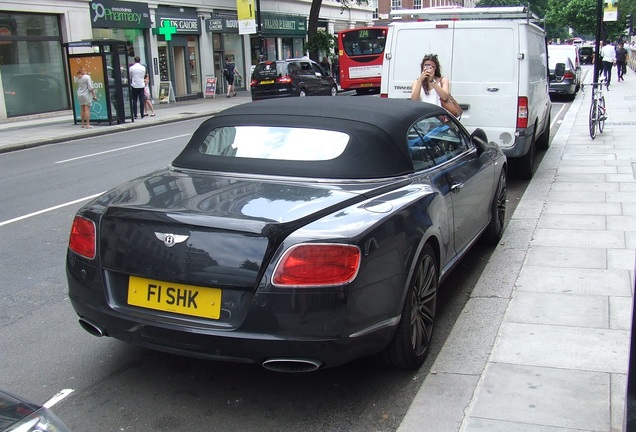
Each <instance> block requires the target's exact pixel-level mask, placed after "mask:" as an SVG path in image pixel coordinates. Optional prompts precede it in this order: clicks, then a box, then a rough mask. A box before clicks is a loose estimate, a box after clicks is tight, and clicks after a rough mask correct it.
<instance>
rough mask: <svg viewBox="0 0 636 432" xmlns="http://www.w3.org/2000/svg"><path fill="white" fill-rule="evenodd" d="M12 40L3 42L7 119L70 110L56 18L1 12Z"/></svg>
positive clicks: (0, 71) (0, 68)
mask: <svg viewBox="0 0 636 432" xmlns="http://www.w3.org/2000/svg"><path fill="white" fill-rule="evenodd" d="M0 22H2V23H7V25H6V26H5V28H6V29H7V30H8V32H5V33H4V34H3V35H4V36H5V37H7V38H10V41H9V42H8V43H0V75H1V76H2V86H3V89H4V107H2V106H0V110H2V109H3V108H4V110H5V111H6V114H7V116H8V117H15V116H20V115H27V114H36V113H41V112H47V111H57V110H63V109H68V108H69V100H68V93H67V89H66V88H67V86H66V79H67V78H66V73H65V68H64V64H63V58H62V40H61V35H60V32H59V24H58V17H57V16H56V15H40V14H21V13H15V14H14V13H0Z"/></svg>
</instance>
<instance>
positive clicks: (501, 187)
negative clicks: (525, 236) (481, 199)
mask: <svg viewBox="0 0 636 432" xmlns="http://www.w3.org/2000/svg"><path fill="white" fill-rule="evenodd" d="M506 191H507V188H506V170H505V169H502V170H501V174H500V175H499V182H498V183H497V189H495V196H494V197H493V199H492V204H491V205H490V223H489V224H488V228H486V232H485V233H484V234H485V236H484V239H485V240H486V242H488V243H489V244H491V245H496V244H497V243H499V240H501V236H502V235H503V232H504V225H505V223H506Z"/></svg>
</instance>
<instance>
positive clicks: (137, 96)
mask: <svg viewBox="0 0 636 432" xmlns="http://www.w3.org/2000/svg"><path fill="white" fill-rule="evenodd" d="M128 74H129V75H130V94H131V97H132V103H133V115H134V116H135V118H137V102H139V114H140V115H141V118H144V117H145V115H144V105H145V101H144V88H145V87H146V83H145V82H144V77H145V76H146V67H145V66H144V65H142V64H141V59H140V58H139V56H136V57H135V63H134V64H133V65H132V66H130V68H128Z"/></svg>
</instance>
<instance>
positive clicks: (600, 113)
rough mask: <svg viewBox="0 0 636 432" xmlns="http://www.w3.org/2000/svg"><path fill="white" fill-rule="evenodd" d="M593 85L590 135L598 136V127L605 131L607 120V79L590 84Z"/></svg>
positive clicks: (599, 129)
mask: <svg viewBox="0 0 636 432" xmlns="http://www.w3.org/2000/svg"><path fill="white" fill-rule="evenodd" d="M589 85H591V86H592V103H591V104H590V115H589V128H590V137H592V139H594V138H596V129H597V128H598V131H599V133H603V128H604V127H605V120H607V110H606V109H605V96H604V95H603V86H604V85H605V79H601V80H599V82H597V83H592V84H589Z"/></svg>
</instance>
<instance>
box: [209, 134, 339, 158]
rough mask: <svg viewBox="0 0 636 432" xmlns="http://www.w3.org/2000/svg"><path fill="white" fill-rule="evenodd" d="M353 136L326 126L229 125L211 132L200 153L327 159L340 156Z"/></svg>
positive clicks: (237, 156)
mask: <svg viewBox="0 0 636 432" xmlns="http://www.w3.org/2000/svg"><path fill="white" fill-rule="evenodd" d="M348 143H349V135H347V134H345V133H343V132H338V131H330V130H323V129H306V128H294V127H280V126H275V127H268V126H225V127H220V128H216V129H213V130H211V131H210V133H209V134H208V136H207V137H206V138H205V139H204V140H203V142H202V143H201V146H200V147H199V152H200V153H202V154H205V155H211V156H223V157H230V158H248V159H268V160H290V161H291V160H294V161H326V160H331V159H335V158H337V157H338V156H340V155H341V154H342V153H343V152H344V150H345V148H346V147H347V144H348Z"/></svg>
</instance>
